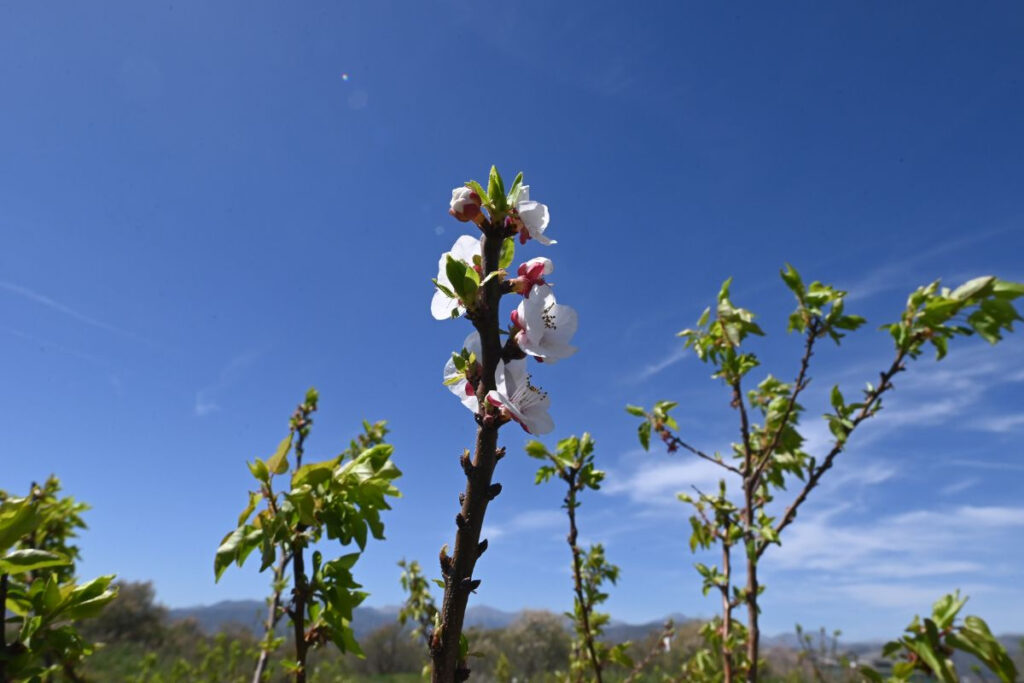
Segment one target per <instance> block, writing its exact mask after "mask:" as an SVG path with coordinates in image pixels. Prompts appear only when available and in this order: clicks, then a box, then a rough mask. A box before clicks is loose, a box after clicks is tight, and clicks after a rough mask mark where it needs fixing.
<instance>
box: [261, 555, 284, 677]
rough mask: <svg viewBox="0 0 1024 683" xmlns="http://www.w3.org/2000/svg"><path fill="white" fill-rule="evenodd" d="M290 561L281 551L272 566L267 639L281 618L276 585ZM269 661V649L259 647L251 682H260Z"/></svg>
mask: <svg viewBox="0 0 1024 683" xmlns="http://www.w3.org/2000/svg"><path fill="white" fill-rule="evenodd" d="M290 561H291V555H290V554H286V553H282V555H281V560H280V561H279V562H278V563H277V566H276V567H274V586H275V588H274V595H273V596H272V597H271V599H270V607H269V608H268V610H267V621H266V623H265V626H266V631H267V634H268V635H267V637H268V640H269V638H270V634H271V633H273V632H274V630H275V629H276V627H277V622H278V621H280V619H281V614H282V612H281V590H280V588H278V587H277V586H278V585H279V584H280V582H281V579H282V578H284V570H285V567H287V566H288V562H290ZM269 661H270V650H268V649H266V648H262V647H261V648H260V658H259V660H257V662H256V671H255V672H253V675H252V683H260V681H262V680H263V674H264V673H265V672H266V670H267V663H268V662H269Z"/></svg>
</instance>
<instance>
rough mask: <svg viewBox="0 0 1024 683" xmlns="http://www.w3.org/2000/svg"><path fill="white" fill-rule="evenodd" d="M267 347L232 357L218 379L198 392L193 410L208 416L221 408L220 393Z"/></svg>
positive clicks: (198, 414)
mask: <svg viewBox="0 0 1024 683" xmlns="http://www.w3.org/2000/svg"><path fill="white" fill-rule="evenodd" d="M265 353H266V349H255V350H249V351H244V352H242V353H239V354H238V355H236V356H234V357H233V358H231V359H230V360H229V361H228V362H227V364H226V365H225V366H224V367H223V368H222V369H221V371H220V373H219V374H218V376H217V381H215V382H213V383H211V384H209V385H207V386H205V387H203V388H201V389H199V390H198V391H197V392H196V400H195V405H194V406H193V409H192V412H193V413H194V414H195V416H196V417H206V416H207V415H212V414H213V413H216V412H219V411H220V409H221V404H220V399H219V397H220V395H221V394H222V393H223V392H224V391H226V390H227V389H229V388H230V387H231V386H232V385H234V384H235V383H236V382H237V381H238V380H239V379H241V377H242V376H243V374H244V373H245V371H246V370H247V369H248V368H249V367H251V366H252V365H253V364H254V363H255V362H256V361H257V360H259V358H260V357H261V356H263V354H265Z"/></svg>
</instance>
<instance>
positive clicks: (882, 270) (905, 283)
mask: <svg viewBox="0 0 1024 683" xmlns="http://www.w3.org/2000/svg"><path fill="white" fill-rule="evenodd" d="M1009 230H1010V228H998V229H994V230H987V231H980V232H973V233H971V234H969V235H968V236H966V237H962V238H960V239H954V240H950V241H948V242H944V243H942V244H938V245H936V246H934V247H932V248H930V249H924V250H920V251H918V250H915V251H911V252H909V254H910V255H908V256H906V257H905V258H902V259H899V260H894V261H890V262H889V263H886V264H884V265H882V266H879V267H878V268H875V269H874V270H872V271H870V272H868V273H867V275H865V276H863V277H861V278H860V279H857V280H853V281H852V282H840V283H839V286H840V288H841V289H844V290H846V291H848V292H849V295H848V296H847V297H846V299H847V301H858V300H860V299H867V298H869V297H871V296H874V295H875V294H879V293H881V292H887V291H891V290H893V289H907V288H908V287H910V288H913V287H916V286H919V285H923V284H927V282H925V281H920V282H918V279H919V278H920V276H919V275H917V269H916V266H919V265H922V264H926V263H928V262H929V261H932V260H933V259H935V257H937V256H942V255H943V254H948V253H950V252H954V251H958V250H960V249H963V248H964V247H967V246H969V245H971V244H976V243H978V242H983V241H985V240H987V239H989V238H991V237H995V236H997V235H1001V234H1003V233H1005V232H1009ZM931 279H934V278H931ZM930 281H931V280H928V282H930ZM957 284H959V283H957ZM909 291H910V290H909V289H908V292H909Z"/></svg>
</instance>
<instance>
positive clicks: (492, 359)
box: [430, 222, 505, 683]
mask: <svg viewBox="0 0 1024 683" xmlns="http://www.w3.org/2000/svg"><path fill="white" fill-rule="evenodd" d="M480 227H481V230H482V231H483V237H482V239H481V240H480V250H481V252H482V266H483V273H482V275H483V278H486V277H487V276H488V275H490V274H491V273H493V272H496V271H497V270H498V269H499V260H500V254H501V245H502V241H503V240H504V238H505V234H504V232H505V231H504V227H503V226H502V225H500V224H499V225H493V224H492V223H490V222H484V223H483V225H481V226H480ZM499 284H500V283H499V282H498V279H497V278H492V279H491V280H490V281H488V282H487V283H485V284H484V285H483V286H482V287H481V288H480V290H479V292H478V295H477V301H476V302H475V304H476V305H475V307H474V309H473V310H472V311H471V313H470V316H469V317H470V319H471V320H472V322H473V326H474V327H475V328H476V330H477V332H479V334H480V345H481V359H480V362H481V369H482V372H481V378H480V381H479V383H478V386H477V398H478V399H479V403H480V409H479V412H478V413H477V416H476V419H477V425H478V426H477V433H476V448H475V452H474V455H473V459H472V461H469V459H468V456H464V459H463V469H464V471H465V474H466V489H465V493H464V494H463V496H462V509H461V510H460V511H459V514H458V515H457V516H456V526H457V527H458V528H457V530H456V533H455V551H454V554H453V555H452V556H451V557H450V558H449V557H447V555H446V554H445V550H444V549H442V551H441V572H442V574H443V576H444V581H445V589H444V602H443V604H442V607H441V623H440V625H439V626H438V628H437V629H436V630H435V631H434V633H433V634H432V636H431V639H430V655H431V660H432V662H433V672H432V676H431V681H433V682H434V683H454V682H456V681H464V680H466V679H467V678H468V677H469V669H468V668H467V667H466V662H465V661H463V660H462V658H461V657H460V646H459V640H460V636H461V635H462V626H463V621H464V619H465V614H466V605H467V603H468V601H469V594H470V593H471V592H473V591H474V590H475V588H476V586H477V585H478V583H477V582H474V580H473V569H474V567H475V566H476V560H477V558H478V557H479V556H480V554H481V553H482V552H483V548H485V547H486V546H481V543H480V530H481V528H482V527H483V523H484V514H485V513H486V511H487V504H488V503H489V502H490V500H491V498H493V497H494V496H496V495H497V492H498V491H500V488H498V487H496V486H492V484H491V479H492V477H493V475H494V468H495V465H496V464H497V462H498V459H499V458H500V457H501V456H502V455H504V452H503V451H499V449H498V429H499V427H500V425H501V423H500V420H499V416H498V410H497V408H495V407H494V406H492V405H491V404H490V403H488V402H487V393H488V392H489V391H492V390H494V389H495V388H496V384H495V380H494V374H495V371H496V370H497V367H498V363H499V362H501V355H502V345H501V339H500V336H499V334H498V330H499V323H498V303H499V300H500V298H501V290H500V287H499Z"/></svg>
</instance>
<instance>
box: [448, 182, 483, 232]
mask: <svg viewBox="0 0 1024 683" xmlns="http://www.w3.org/2000/svg"><path fill="white" fill-rule="evenodd" d="M449 206H450V207H451V208H449V209H448V213H449V214H451V216H452V217H453V218H455V219H456V220H459V221H462V222H463V223H468V222H469V221H475V220H476V218H477V217H478V216H479V215H480V195H478V194H477V193H476V192H474V191H473V190H471V189H469V188H468V187H456V188H455V189H454V190H452V201H451V202H450V204H449Z"/></svg>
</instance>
